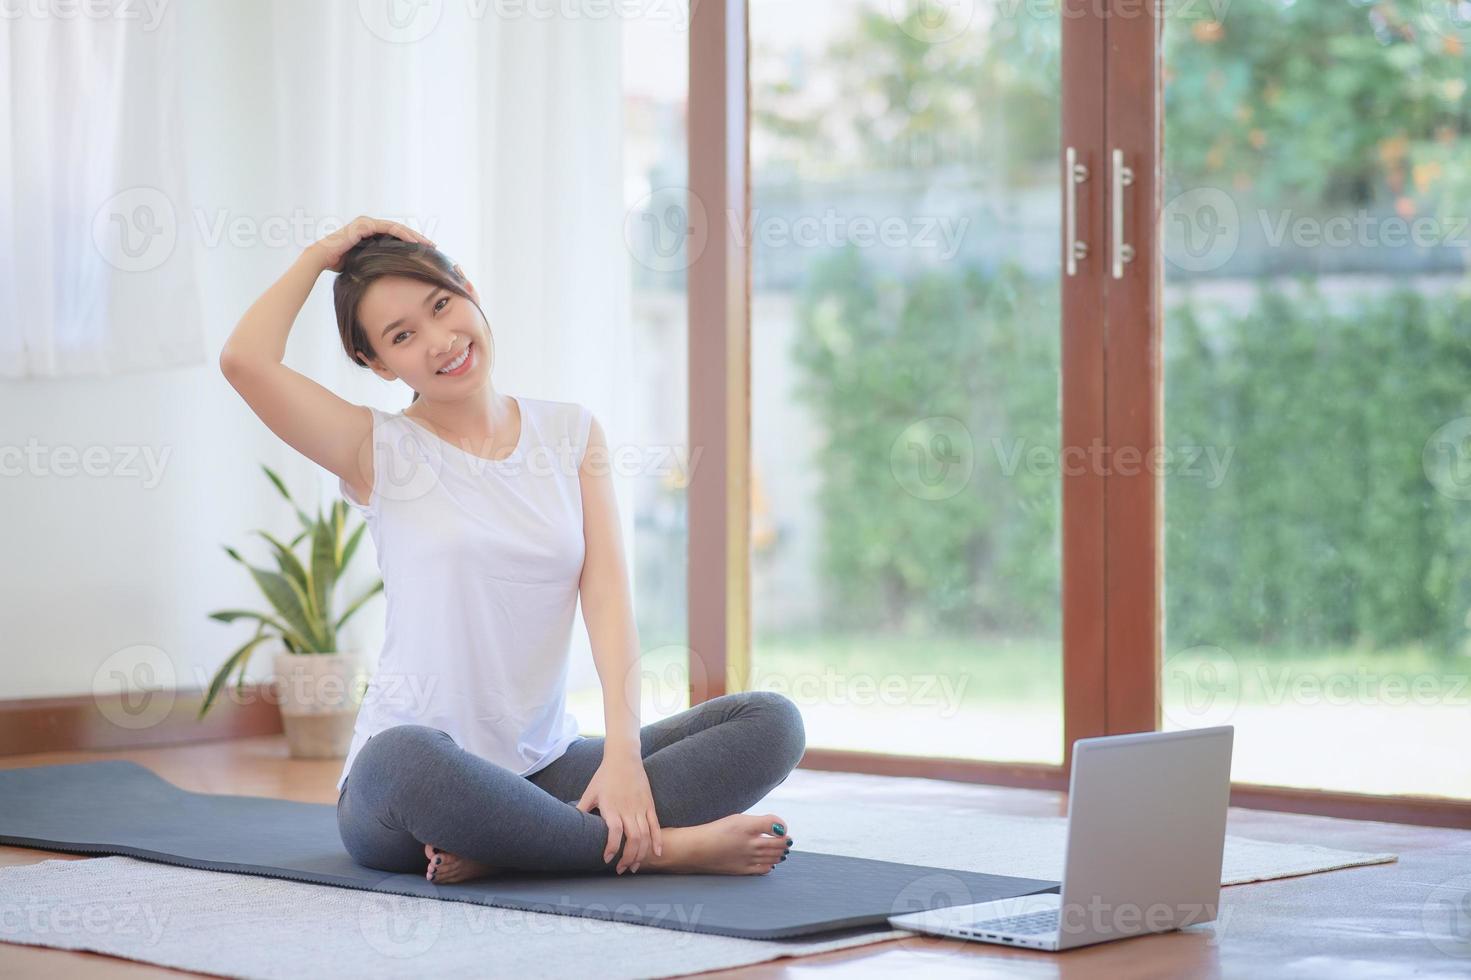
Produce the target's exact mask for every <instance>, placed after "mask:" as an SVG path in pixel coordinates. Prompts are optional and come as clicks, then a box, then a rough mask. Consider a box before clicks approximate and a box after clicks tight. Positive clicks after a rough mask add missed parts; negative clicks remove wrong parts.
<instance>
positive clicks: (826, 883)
mask: <svg viewBox="0 0 1471 980" xmlns="http://www.w3.org/2000/svg"><path fill="white" fill-rule="evenodd" d="M0 842H3V843H5V844H14V845H18V846H21V847H34V848H40V849H42V850H48V851H64V852H67V853H80V854H121V855H125V856H127V857H133V858H141V859H143V860H145V861H160V862H162V863H164V864H176V865H182V866H184V867H188V868H200V869H204V870H207V871H229V872H235V873H237V874H255V875H266V876H268V877H272V878H286V879H290V880H292V881H306V882H312V883H314V884H319V885H337V886H339V887H343V888H358V889H364V890H369V891H375V892H387V893H391V894H396V895H411V896H416V897H420V898H438V899H445V900H449V901H456V902H473V903H476V904H479V905H493V906H498V907H500V908H508V909H519V910H522V911H527V912H548V913H553V914H557V915H576V916H586V917H591V918H596V919H608V920H613V921H618V922H633V923H637V924H638V925H646V926H655V927H658V928H663V929H676V930H680V931H684V932H702V933H712V934H714V935H720V936H736V937H740V938H743V939H783V938H787V937H790V936H805V935H811V934H813V933H822V932H829V931H833V930H838V929H852V928H855V927H859V926H870V927H873V928H885V927H887V925H888V923H887V917H888V916H890V915H894V914H898V913H902V912H914V911H918V910H920V909H927V908H943V907H947V906H951V905H965V904H969V903H971V902H983V901H988V900H992V899H998V898H1013V897H1016V896H1020V895H1035V894H1040V893H1043V892H1055V891H1057V888H1058V883H1057V882H1055V881H1043V880H1039V879H1035V878H1013V877H1009V876H1006V875H990V874H977V873H973V872H969V871H952V870H949V869H945V868H928V867H922V866H920V865H913V864H896V863H893V862H890V861H871V860H868V859H866V858H856V857H844V856H842V855H839V854H823V853H817V852H812V851H803V850H794V851H792V853H791V855H790V856H789V857H788V858H787V860H786V861H784V862H782V863H781V864H779V865H778V866H777V867H776V868H775V869H774V870H772V871H771V872H770V873H769V874H765V875H705V874H695V875H685V874H679V875H676V874H647V873H643V872H640V873H639V874H637V875H627V874H624V875H603V874H599V873H597V872H592V873H589V874H587V875H567V874H564V873H560V872H558V873H555V874H553V873H537V872H514V873H512V872H508V873H504V874H501V875H497V876H493V877H490V878H482V879H478V880H475V881H467V882H460V883H458V884H451V885H437V884H432V883H431V882H429V881H426V880H425V879H424V877H423V875H421V874H393V873H390V872H385V871H375V870H373V869H372V868H366V867H363V866H362V865H360V864H358V863H357V862H355V861H353V859H352V858H351V857H350V856H349V855H348V853H347V850H346V849H345V848H344V847H343V846H342V840H341V838H340V837H339V836H338V833H337V814H336V810H335V808H334V807H333V806H332V805H330V804H323V803H295V802H292V801H290V800H278V799H273V798H270V797H262V796H225V795H218V794H210V793H191V792H189V791H187V790H183V789H180V788H179V787H177V786H175V785H174V784H173V783H170V782H168V781H167V780H165V779H163V778H161V777H160V776H158V775H157V774H156V773H154V772H153V771H152V770H150V769H147V768H145V767H144V766H141V765H139V764H137V763H135V762H129V761H126V760H122V759H110V760H106V761H102V762H84V763H78V764H75V765H61V766H35V767H31V768H23V769H5V770H0Z"/></svg>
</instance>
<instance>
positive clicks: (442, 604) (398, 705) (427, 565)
mask: <svg viewBox="0 0 1471 980" xmlns="http://www.w3.org/2000/svg"><path fill="white" fill-rule="evenodd" d="M513 397H515V398H516V402H517V403H518V404H519V405H520V407H521V439H520V442H518V443H517V445H516V448H515V449H514V450H513V451H512V452H511V454H510V455H509V456H507V457H506V458H505V459H499V460H489V459H482V458H480V457H478V456H476V455H473V454H471V453H469V452H466V451H465V450H464V449H461V448H460V447H459V446H458V445H456V444H454V443H451V442H448V441H446V440H444V439H442V438H440V437H439V436H438V435H436V434H435V433H434V432H433V431H431V430H430V429H429V428H427V427H426V426H425V425H424V424H423V423H421V422H417V421H415V420H414V419H411V418H409V417H408V416H406V415H404V414H403V412H402V411H399V412H396V413H393V414H389V413H387V412H383V411H380V410H379V409H376V408H372V409H371V410H372V412H373V470H374V475H373V480H374V485H373V493H372V496H371V499H370V500H369V501H368V503H367V504H366V505H364V504H361V503H359V502H358V501H356V500H354V499H353V498H352V496H351V493H350V491H349V490H348V487H347V484H346V482H345V481H340V480H339V481H338V483H339V486H340V488H341V490H342V495H343V498H344V499H345V500H346V501H347V502H348V503H349V504H350V505H351V506H352V507H353V509H354V510H356V511H358V512H359V513H360V514H362V515H363V519H364V521H365V522H366V523H367V526H368V532H369V533H370V534H371V535H372V537H373V542H374V544H376V545H377V549H378V566H379V570H380V572H381V573H382V576H383V583H384V596H385V599H386V601H387V606H388V612H387V631H386V635H385V637H384V641H383V649H382V652H381V654H380V656H379V660H378V669H377V671H376V672H375V674H374V676H373V679H372V681H371V682H370V683H369V685H368V688H367V690H366V691H365V692H364V696H363V705H362V708H361V710H360V711H359V712H358V718H357V724H356V726H355V728H354V730H353V738H352V744H351V746H350V747H349V748H348V751H347V761H346V763H345V764H344V765H343V767H342V774H341V776H340V777H339V778H338V780H337V787H338V789H339V790H340V789H341V788H342V784H343V783H344V782H345V781H346V779H347V775H348V773H349V772H350V771H351V770H352V763H353V759H354V758H355V757H356V756H357V753H358V750H359V749H361V748H362V746H363V743H365V742H366V741H367V740H368V738H369V737H370V736H372V735H376V734H377V733H378V732H381V731H383V730H384V729H385V728H389V727H391V726H393V725H402V724H414V725H427V726H429V727H431V728H437V729H441V730H443V731H445V732H448V733H449V734H450V735H451V736H453V737H454V740H455V741H456V742H457V743H458V744H459V745H460V747H461V748H464V749H467V750H469V751H470V752H473V753H475V754H476V755H479V756H481V757H483V758H485V759H488V760H490V761H491V762H494V763H497V764H499V765H501V766H504V767H506V768H507V769H510V770H511V771H512V772H515V773H517V774H518V775H523V776H524V775H529V774H530V773H533V772H536V771H537V770H538V769H542V768H544V767H546V766H549V765H551V764H552V763H553V762H555V761H556V760H557V759H558V758H560V757H561V755H562V753H563V752H565V751H566V749H567V746H568V745H569V744H571V743H572V742H573V741H575V740H576V739H577V737H578V734H577V728H578V725H577V719H576V718H575V717H573V715H571V714H570V713H569V712H568V711H567V710H566V696H567V668H568V659H569V656H568V655H569V650H570V641H571V638H572V622H573V617H574V614H575V612H576V609H577V596H578V582H579V580H580V578H581V576H582V562H583V553H584V542H583V537H582V484H581V480H580V478H579V475H578V466H579V465H580V464H581V462H582V457H583V453H584V452H585V450H586V447H587V435H588V430H589V428H590V426H591V424H592V413H591V412H589V411H588V410H587V409H586V408H584V407H583V406H581V405H579V404H577V403H575V402H559V401H549V400H546V399H540V398H523V397H519V396H513ZM370 407H371V406H370Z"/></svg>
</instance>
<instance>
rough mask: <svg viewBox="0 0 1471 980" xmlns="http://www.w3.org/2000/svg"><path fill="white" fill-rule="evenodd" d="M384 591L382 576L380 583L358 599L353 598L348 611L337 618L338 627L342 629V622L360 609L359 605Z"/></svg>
mask: <svg viewBox="0 0 1471 980" xmlns="http://www.w3.org/2000/svg"><path fill="white" fill-rule="evenodd" d="M382 591H383V580H382V579H381V578H380V579H379V580H378V583H377V584H376V585H374V586H373V587H372V588H371V589H369V590H368V591H366V592H364V593H363V594H362V595H360V596H358V597H357V599H355V600H353V603H352V604H351V605H350V606H348V607H347V611H346V612H344V613H343V614H342V617H341V618H340V619H338V620H337V627H336V628H337V629H342V624H343V623H345V622H347V618H348V617H349V616H351V615H352V614H353V613H355V612H357V611H358V607H359V606H361V605H362V604H363V603H365V602H367V601H368V600H369V599H371V598H373V596H375V595H377V594H378V593H380V592H382Z"/></svg>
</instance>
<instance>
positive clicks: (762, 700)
mask: <svg viewBox="0 0 1471 980" xmlns="http://www.w3.org/2000/svg"><path fill="white" fill-rule="evenodd" d="M743 696H744V697H745V699H746V700H747V702H748V703H750V704H753V705H755V706H756V707H757V708H759V709H760V711H761V712H762V714H763V715H764V716H766V717H767V719H768V724H769V726H770V729H769V734H768V737H769V738H770V739H771V751H772V753H773V756H774V757H779V758H781V759H783V760H784V761H785V763H786V768H787V771H788V772H790V771H791V770H792V769H795V768H796V767H797V763H799V762H801V761H802V756H803V754H804V753H805V752H806V751H807V727H806V725H805V724H804V723H803V721H802V709H801V708H799V707H797V703H796V702H795V701H793V700H792V699H791V698H789V697H787V696H786V695H785V694H782V693H781V692H780V691H745V692H743Z"/></svg>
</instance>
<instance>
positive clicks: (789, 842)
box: [787, 837, 792, 847]
mask: <svg viewBox="0 0 1471 980" xmlns="http://www.w3.org/2000/svg"><path fill="white" fill-rule="evenodd" d="M787 846H788V847H791V846H792V839H791V838H790V837H788V838H787Z"/></svg>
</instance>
